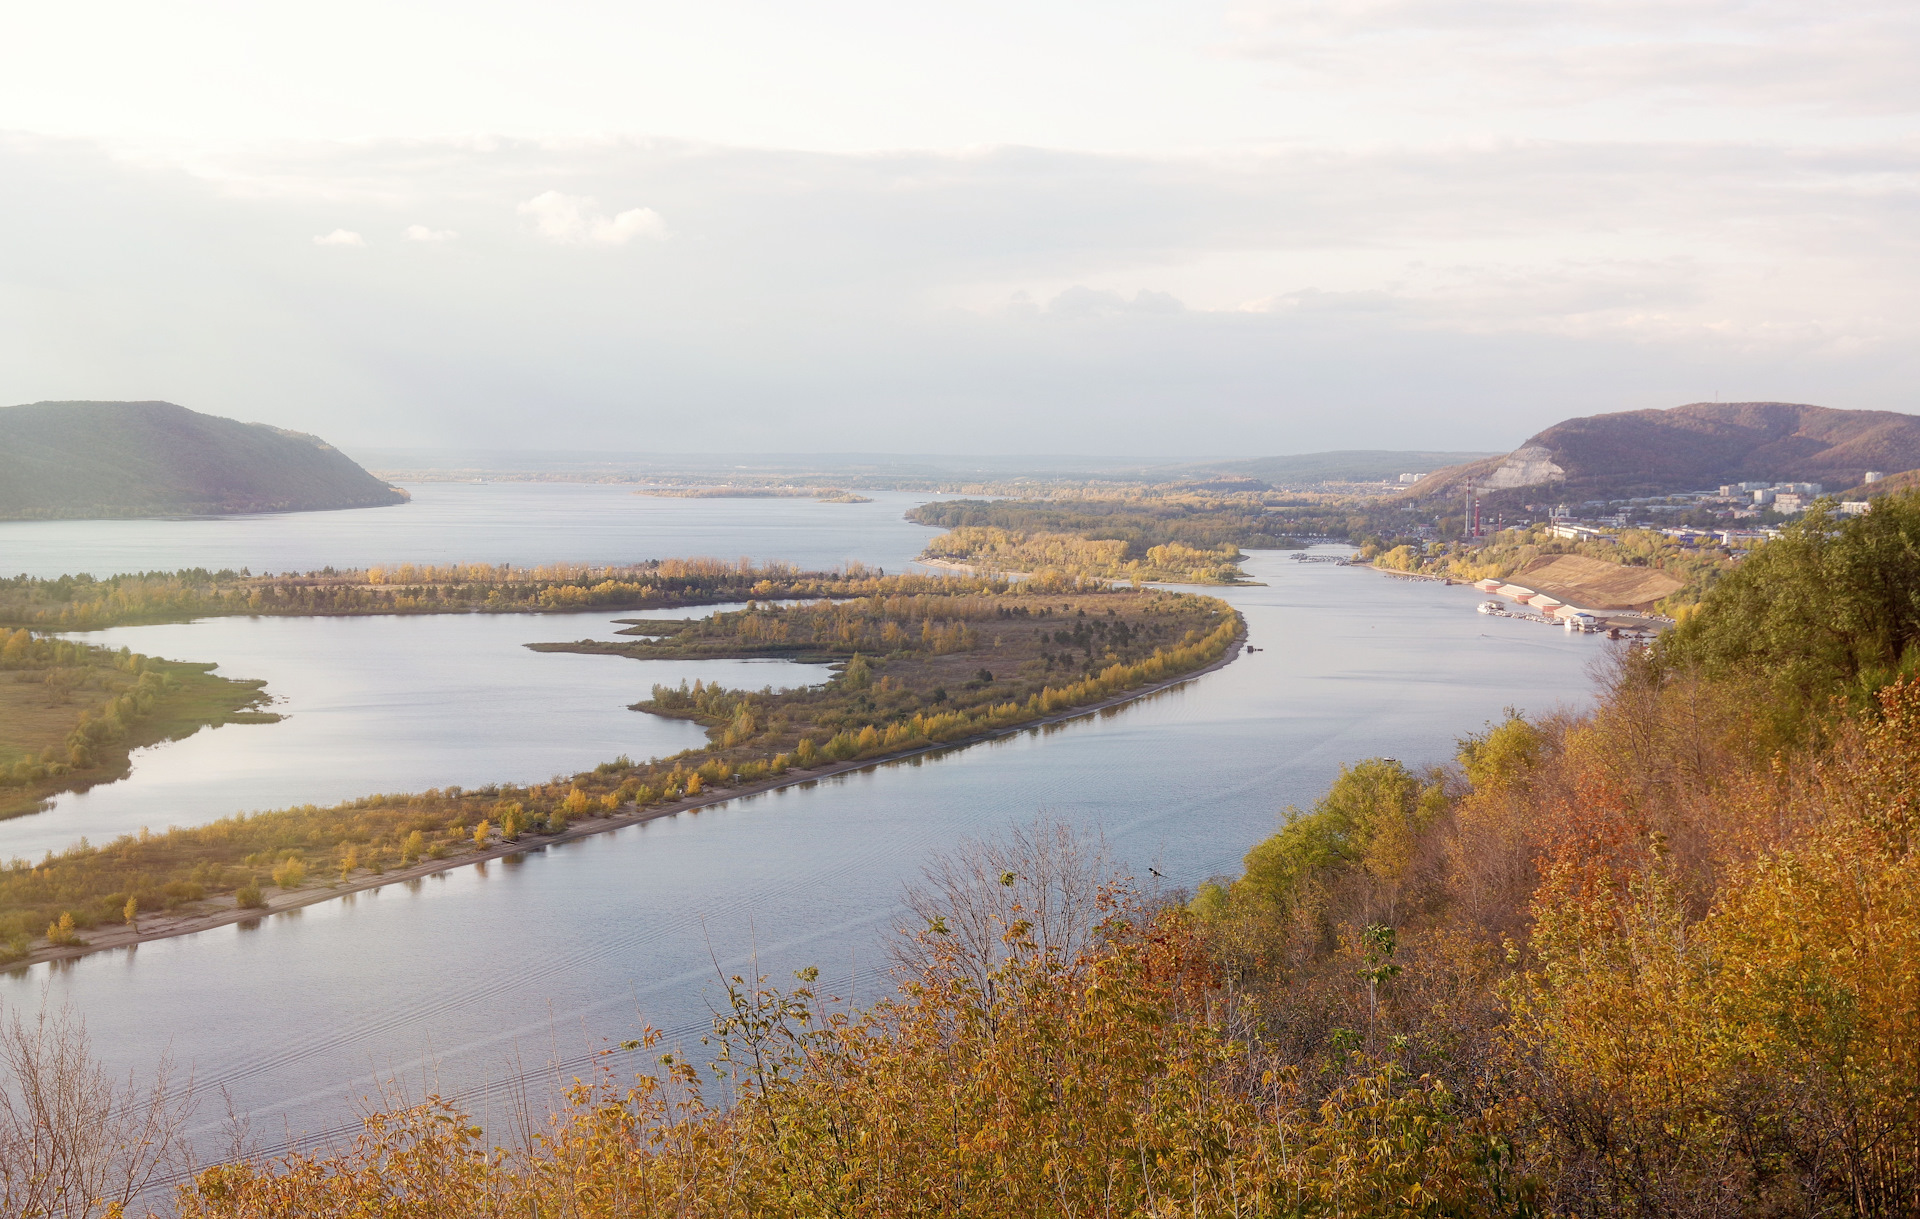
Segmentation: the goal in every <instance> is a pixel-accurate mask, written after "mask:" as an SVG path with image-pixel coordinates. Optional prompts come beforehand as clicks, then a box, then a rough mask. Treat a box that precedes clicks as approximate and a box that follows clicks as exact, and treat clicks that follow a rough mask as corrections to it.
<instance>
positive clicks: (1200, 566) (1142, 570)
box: [922, 525, 1243, 584]
mask: <svg viewBox="0 0 1920 1219" xmlns="http://www.w3.org/2000/svg"><path fill="white" fill-rule="evenodd" d="M1128 554H1129V546H1128V544H1127V543H1126V542H1123V541H1107V540H1100V539H1089V538H1084V537H1080V536H1078V535H1075V534H1070V533H1028V532H1025V531H1022V530H1008V529H998V528H993V527H991V526H980V525H963V526H961V527H960V528H958V529H953V530H950V531H948V532H946V533H943V534H941V535H940V536H939V537H937V538H935V539H934V540H933V541H931V542H929V543H927V548H926V550H925V551H923V552H922V557H923V558H927V559H942V560H946V561H948V562H956V563H963V564H966V565H968V566H971V567H975V568H978V569H981V570H984V571H989V572H995V571H1021V572H1029V573H1032V574H1033V575H1035V576H1039V577H1047V576H1052V575H1056V574H1058V575H1070V576H1074V577H1078V578H1082V579H1094V580H1132V581H1134V582H1135V583H1143V582H1146V581H1161V582H1166V583H1179V584H1237V583H1239V582H1240V568H1239V566H1238V564H1239V563H1240V561H1241V559H1242V557H1243V556H1242V555H1241V554H1240V551H1239V550H1238V549H1237V548H1235V547H1232V546H1223V547H1220V548H1219V549H1217V550H1197V549H1195V548H1194V547H1191V546H1188V545H1186V544H1185V543H1182V542H1165V543H1162V544H1160V545H1158V546H1150V547H1148V548H1147V549H1146V552H1145V553H1144V554H1143V555H1141V556H1140V557H1138V558H1129V557H1128Z"/></svg>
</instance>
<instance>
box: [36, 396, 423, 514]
mask: <svg viewBox="0 0 1920 1219" xmlns="http://www.w3.org/2000/svg"><path fill="white" fill-rule="evenodd" d="M406 499H407V494H406V492H404V491H401V490H399V489H397V488H395V487H391V486H388V485H387V484H386V483H384V482H382V481H381V480H379V479H377V478H375V477H374V476H373V475H371V474H369V473H367V472H366V471H365V470H363V469H361V468H360V467H359V466H358V465H356V464H355V463H354V462H353V460H352V459H351V458H349V457H348V456H347V455H346V454H344V453H342V452H340V451H339V450H338V449H335V448H333V447H332V446H330V445H328V444H327V443H326V442H324V441H322V440H321V439H319V438H318V437H316V436H308V435H305V434H303V433H300V432H289V431H284V430H282V429H280V428H275V427H269V426H267V425H266V424H264V423H240V422H237V421H235V420H232V419H222V418H220V417H219V416H216V415H203V414H200V413H199V412H197V411H190V410H188V409H187V408H185V407H183V406H175V405H174V404H173V403H171V402H36V403H33V404H31V405H28V406H9V407H0V519H15V520H19V519H40V518H52V517H65V518H74V517H94V518H98V517H136V516H172V515H183V514H213V513H233V512H301V511H310V510H315V509H326V508H372V507H378V506H381V505H385V504H398V503H404V502H405V501H406Z"/></svg>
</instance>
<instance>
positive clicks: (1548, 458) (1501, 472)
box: [1481, 444, 1567, 491]
mask: <svg viewBox="0 0 1920 1219" xmlns="http://www.w3.org/2000/svg"><path fill="white" fill-rule="evenodd" d="M1566 475H1567V472H1566V471H1565V470H1563V469H1561V468H1560V467H1559V466H1558V465H1556V464H1554V460H1553V453H1552V452H1551V451H1549V450H1548V449H1547V447H1546V446H1545V445H1538V444H1529V445H1524V446H1522V447H1521V448H1518V449H1515V450H1514V451H1513V452H1511V453H1509V454H1507V456H1506V459H1505V460H1504V461H1502V462H1501V463H1500V464H1499V465H1498V466H1496V467H1495V468H1494V471H1493V473H1492V474H1490V475H1488V476H1487V481H1486V482H1484V483H1482V484H1481V486H1483V487H1485V488H1486V489H1487V490H1489V491H1500V490H1505V489H1506V488H1508V487H1532V486H1536V485H1538V484H1540V483H1546V482H1552V481H1553V480H1555V479H1557V478H1565V477H1566Z"/></svg>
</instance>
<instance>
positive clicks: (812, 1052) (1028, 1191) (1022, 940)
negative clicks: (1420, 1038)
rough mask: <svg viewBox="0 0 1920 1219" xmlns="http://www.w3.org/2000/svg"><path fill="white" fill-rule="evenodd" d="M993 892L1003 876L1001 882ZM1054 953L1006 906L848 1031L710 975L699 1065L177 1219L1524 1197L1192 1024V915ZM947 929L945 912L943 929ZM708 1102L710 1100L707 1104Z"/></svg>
mask: <svg viewBox="0 0 1920 1219" xmlns="http://www.w3.org/2000/svg"><path fill="white" fill-rule="evenodd" d="M1009 883H1011V882H1009ZM1100 901H1101V909H1100V911H1099V914H1098V918H1097V921H1098V926H1097V928H1096V929H1095V931H1094V934H1093V935H1092V936H1091V937H1090V942H1089V943H1088V944H1086V946H1085V947H1083V948H1082V949H1081V950H1079V951H1077V952H1068V951H1065V950H1063V949H1062V948H1061V947H1060V946H1058V945H1055V944H1050V943H1048V942H1047V941H1046V940H1045V939H1044V938H1043V937H1041V936H1040V935H1039V934H1037V932H1036V927H1035V924H1034V922H1033V921H1032V919H1031V915H1032V914H1033V913H1034V911H1033V910H1032V909H1031V908H1030V907H1029V906H1027V905H1026V904H1025V903H1022V902H1013V903H1011V904H1009V906H1008V907H1007V908H1006V910H1005V911H1004V913H1003V915H1002V917H1000V918H999V919H998V920H997V922H996V930H997V931H998V932H999V935H998V937H997V943H996V944H995V947H996V948H998V949H1000V950H1001V951H1000V953H999V954H998V956H999V959H998V960H997V961H994V962H993V963H991V964H990V965H989V966H988V967H986V968H985V969H984V970H983V969H981V968H980V967H981V965H982V962H980V961H978V960H974V959H969V958H968V956H967V954H966V953H965V952H964V951H962V950H961V949H960V948H959V947H958V941H957V940H956V938H955V937H953V936H951V935H944V934H942V933H941V932H940V931H938V930H934V929H929V930H924V931H922V933H921V934H920V935H919V937H918V938H917V944H918V947H919V948H920V950H921V951H922V952H923V953H924V956H925V964H924V965H923V966H922V967H921V968H920V969H918V970H915V971H912V972H910V973H907V974H905V975H904V976H903V985H902V987H901V990H900V993H899V994H898V996H897V997H896V998H894V999H892V1000H890V1001H887V1002H884V1003H881V1004H880V1005H878V1006H877V1007H875V1008H873V1009H871V1010H869V1011H866V1012H863V1013H850V1012H847V1011H845V1010H844V1009H843V1008H841V1007H840V1006H839V1005H837V1004H834V1003H832V1002H830V1001H827V1000H825V999H824V998H823V997H822V996H820V995H819V994H818V993H817V991H816V990H815V985H814V982H815V975H814V972H813V971H811V970H808V971H803V972H802V973H801V974H800V975H798V982H799V985H798V986H797V987H796V988H795V989H792V990H787V991H782V990H778V989H775V988H773V987H770V986H768V985H767V984H766V981H765V980H764V979H752V980H749V979H746V978H742V977H735V978H733V979H732V980H731V984H730V986H729V989H728V993H729V998H730V1004H729V1006H728V1008H727V1010H725V1011H724V1012H723V1013H722V1014H721V1015H720V1016H719V1017H718V1018H717V1019H716V1020H715V1023H714V1033H713V1036H712V1037H711V1038H709V1039H707V1040H706V1052H705V1055H704V1057H706V1058H708V1059H710V1060H711V1061H710V1063H705V1062H698V1061H697V1060H696V1061H689V1060H687V1059H686V1058H685V1057H684V1056H683V1055H681V1054H679V1053H677V1052H670V1053H664V1054H662V1053H660V1050H661V1049H663V1048H665V1047H663V1046H661V1045H660V1044H659V1039H658V1036H657V1035H656V1034H648V1035H647V1036H645V1037H644V1038H642V1039H640V1040H639V1041H636V1042H633V1043H629V1044H630V1045H631V1046H632V1047H633V1048H634V1049H646V1050H649V1051H651V1052H652V1053H653V1054H654V1055H655V1056H656V1057H655V1060H654V1063H653V1064H652V1066H651V1069H650V1070H648V1071H647V1072H646V1073H643V1074H642V1075H640V1076H638V1077H637V1078H634V1079H630V1080H623V1079H622V1078H621V1073H620V1071H619V1069H618V1067H617V1065H616V1064H619V1063H622V1062H624V1061H626V1060H625V1059H624V1058H623V1056H622V1055H621V1054H620V1053H619V1052H614V1053H611V1054H609V1055H608V1056H607V1057H606V1058H605V1060H604V1064H605V1065H604V1066H603V1069H602V1070H601V1071H600V1072H599V1073H598V1074H596V1075H593V1076H591V1077H590V1078H586V1079H582V1080H579V1081H577V1083H576V1085H575V1087H574V1088H573V1090H572V1093H571V1096H570V1100H569V1103H568V1104H567V1106H566V1107H565V1108H563V1109H562V1110H561V1111H560V1112H558V1113H556V1114H554V1115H553V1117H552V1119H551V1121H550V1123H549V1124H548V1125H547V1127H546V1128H545V1129H544V1130H542V1131H540V1132H539V1133H538V1134H537V1135H536V1136H534V1137H532V1138H530V1139H528V1140H526V1141H525V1142H523V1143H522V1144H521V1145H519V1146H517V1147H513V1148H489V1147H487V1146H486V1144H485V1143H484V1142H483V1140H482V1137H481V1135H480V1132H479V1131H478V1130H477V1128H475V1127H474V1126H473V1125H472V1124H471V1122H470V1120H469V1119H468V1118H467V1117H466V1116H465V1115H463V1114H460V1113H458V1112H457V1111H454V1110H452V1109H451V1108H450V1107H448V1106H446V1105H445V1104H443V1103H440V1102H429V1103H426V1104H423V1105H420V1106H417V1107H414V1108H408V1109H403V1110H400V1111H397V1112H389V1113H384V1114H381V1115H379V1116H377V1117H375V1118H374V1119H372V1120H371V1121H369V1122H368V1124H367V1126H366V1129H365V1132H364V1133H363V1135H362V1136H361V1137H360V1139H359V1140H358V1142H357V1143H356V1144H355V1146H354V1147H353V1148H352V1149H351V1150H349V1151H346V1152H344V1153H340V1154H333V1153H325V1152H321V1153H314V1154H295V1155H291V1156H287V1157H284V1158H281V1159H279V1160H275V1161H268V1162H244V1163H236V1164H232V1165H227V1166H223V1167H221V1168H217V1169H213V1170H210V1171H208V1172H205V1173H203V1174H202V1175H201V1176H200V1177H199V1178H198V1179H197V1180H196V1181H194V1182H193V1183H192V1184H191V1185H190V1186H188V1187H187V1188H185V1189H184V1190H183V1191H182V1197H181V1200H180V1213H181V1214H182V1215H183V1216H186V1217H188V1219H216V1217H218V1219H227V1217H238V1216H266V1215H286V1216H294V1215H299V1216H329V1217H331V1216H339V1217H341V1219H345V1217H346V1216H372V1215H400V1214H419V1215H427V1214H437V1215H450V1214H458V1215H472V1216H495V1215H500V1216H504V1215H516V1216H518V1215H529V1216H530V1215H535V1214H539V1215H551V1216H582V1217H584V1216H595V1217H600V1216H606V1217H609V1219H610V1217H612V1216H653V1215H659V1216H667V1215H722V1214H735V1215H782V1216H827V1215H841V1216H873V1217H875V1219H879V1217H888V1219H897V1217H902V1216H916V1215H925V1216H936V1215H938V1216H983V1217H984V1216H995V1217H999V1216H1007V1215H1061V1216H1065V1215H1167V1216H1173V1215H1181V1216H1186V1215H1192V1214H1210V1215H1214V1214H1217V1215H1226V1214H1335V1213H1349V1214H1377V1213H1383V1212H1385V1211H1387V1210H1389V1209H1391V1210H1395V1211H1398V1210H1401V1209H1403V1207H1405V1204H1406V1202H1407V1201H1409V1200H1411V1201H1412V1202H1413V1203H1414V1205H1413V1206H1412V1207H1411V1208H1406V1209H1409V1210H1410V1211H1411V1213H1420V1214H1450V1213H1467V1212H1468V1211H1471V1210H1476V1209H1480V1208H1483V1207H1484V1208H1501V1207H1506V1206H1509V1205H1510V1204H1514V1203H1519V1202H1521V1201H1522V1200H1523V1196H1524V1189H1525V1187H1524V1186H1522V1185H1519V1184H1517V1183H1515V1182H1514V1181H1512V1179H1511V1178H1510V1176H1509V1174H1508V1172H1507V1170H1506V1163H1507V1161H1506V1155H1505V1152H1504V1149H1503V1148H1502V1147H1501V1145H1500V1144H1499V1143H1498V1142H1497V1141H1496V1140H1494V1139H1492V1138H1490V1137H1488V1135H1487V1134H1486V1133H1485V1131H1486V1128H1487V1125H1488V1122H1487V1120H1486V1118H1484V1117H1483V1116H1481V1115H1475V1114H1470V1113H1467V1112H1465V1111H1464V1110H1463V1109H1462V1108H1461V1106H1460V1104H1459V1102H1458V1101H1457V1099H1456V1098H1455V1097H1453V1096H1452V1095H1451V1094H1450V1093H1448V1092H1447V1091H1446V1090H1445V1089H1444V1088H1441V1087H1439V1086H1438V1085H1437V1084H1435V1083H1434V1082H1433V1081H1431V1080H1414V1079H1408V1078H1406V1077H1405V1076H1404V1075H1403V1074H1402V1073H1400V1072H1398V1071H1397V1070H1395V1069H1393V1068H1392V1067H1389V1066H1384V1065H1370V1066H1369V1067H1368V1068H1367V1069H1366V1070H1364V1071H1360V1072H1357V1073H1356V1075H1355V1077H1354V1078H1353V1080H1352V1081H1351V1082H1350V1083H1347V1084H1344V1085H1343V1086H1341V1087H1339V1088H1337V1089H1335V1090H1334V1091H1333V1092H1332V1093H1331V1094H1329V1095H1327V1096H1326V1097H1324V1098H1323V1099H1319V1100H1317V1101H1309V1100H1308V1099H1307V1098H1306V1092H1305V1090H1304V1089H1303V1088H1302V1087H1301V1085H1300V1083H1299V1081H1298V1080H1296V1079H1295V1078H1293V1077H1291V1076H1287V1075H1268V1074H1263V1073H1262V1072H1261V1071H1260V1070H1259V1069H1258V1065H1257V1064H1256V1063H1254V1062H1253V1061H1251V1060H1250V1059H1249V1057H1248V1056H1247V1054H1246V1053H1245V1051H1244V1049H1243V1048H1241V1047H1240V1046H1237V1045H1236V1044H1235V1043H1234V1042H1233V1040H1232V1039H1231V1038H1229V1037H1227V1036H1225V1035H1224V1030H1223V1029H1222V1028H1221V1026H1220V1025H1219V1024H1218V1023H1217V1021H1216V1020H1215V1019H1214V1015H1215V1013H1216V1012H1217V1010H1218V1005H1219V1002H1220V999H1221V998H1222V994H1223V992H1222V990H1221V986H1220V981H1219V978H1218V976H1217V975H1216V973H1215V971H1214V970H1213V968H1212V967H1211V965H1210V963H1209V960H1208V956H1207V952H1206V949H1205V945H1204V943H1203V942H1202V940H1201V939H1200V938H1199V937H1198V936H1197V935H1196V934H1195V930H1194V926H1193V922H1192V920H1191V919H1190V918H1189V917H1187V916H1186V915H1184V914H1182V913H1180V912H1178V911H1164V912H1162V913H1160V914H1158V915H1153V914H1150V913H1148V912H1146V911H1144V910H1143V909H1142V908H1141V907H1140V903H1139V901H1138V897H1137V895H1135V894H1132V893H1129V892H1127V891H1125V890H1124V889H1122V890H1117V891H1116V890H1109V891H1107V892H1105V893H1104V894H1103V895H1101V898H1100ZM952 913H953V917H956V918H957V917H959V914H958V912H952ZM728 1102H731V1103H728Z"/></svg>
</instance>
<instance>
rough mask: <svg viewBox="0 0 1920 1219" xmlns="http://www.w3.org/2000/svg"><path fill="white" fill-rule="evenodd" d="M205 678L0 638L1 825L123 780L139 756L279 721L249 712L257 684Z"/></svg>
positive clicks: (121, 656)
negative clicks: (224, 729)
mask: <svg viewBox="0 0 1920 1219" xmlns="http://www.w3.org/2000/svg"><path fill="white" fill-rule="evenodd" d="M213 668H214V666H213V665H212V664H191V663H182V662H178V661H167V660H157V659H154V658H153V657H149V656H142V655H139V654H137V653H134V652H130V651H127V650H126V649H124V648H123V649H121V650H120V651H118V652H115V651H111V650H109V649H106V648H102V647H96V646H93V645H89V644H85V643H75V642H69V641H64V640H57V639H49V638H45V637H36V636H34V635H33V634H32V633H31V632H29V631H25V630H17V631H0V819H4V818H7V817H16V816H20V815H22V814H24V813H31V812H34V811H36V810H37V809H39V808H40V807H41V805H42V804H43V803H44V802H45V801H46V799H47V798H48V797H50V796H53V795H56V794H58V793H60V792H67V791H81V790H84V789H86V788H88V787H91V786H93V785H94V784H96V783H109V782H112V781H113V780H115V779H119V778H123V777H125V776H126V774H127V773H128V770H129V769H130V765H131V764H130V762H129V755H130V754H131V752H132V751H133V750H135V749H138V748H141V747H142V746H145V745H153V744H158V743H159V742H162V741H174V740H179V739H181V738H182V737H186V736H191V735H192V734H193V733H195V732H198V731H199V730H200V729H202V728H206V727H213V726H218V725H221V724H232V723H271V722H272V721H274V720H277V719H279V718H280V717H279V716H277V715H274V714H272V713H270V712H264V711H260V710H257V707H258V706H259V704H260V703H261V702H262V701H263V700H264V698H265V694H264V692H263V690H262V688H261V687H262V685H263V683H261V682H257V681H234V680H231V679H228V678H224V677H216V676H214V674H213V672H212V670H213Z"/></svg>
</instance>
